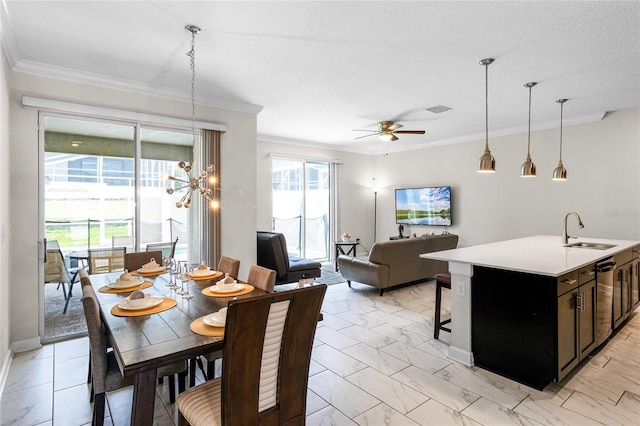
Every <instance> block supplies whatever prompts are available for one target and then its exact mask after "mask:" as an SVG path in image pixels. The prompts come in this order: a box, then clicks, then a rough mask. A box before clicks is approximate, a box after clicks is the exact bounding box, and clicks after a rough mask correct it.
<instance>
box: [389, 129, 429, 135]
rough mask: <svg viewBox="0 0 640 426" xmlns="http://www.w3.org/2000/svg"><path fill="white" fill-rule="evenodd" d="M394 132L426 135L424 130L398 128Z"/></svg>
mask: <svg viewBox="0 0 640 426" xmlns="http://www.w3.org/2000/svg"><path fill="white" fill-rule="evenodd" d="M393 133H398V134H403V133H404V134H405V135H424V133H425V131H424V130H396V131H394V132H393Z"/></svg>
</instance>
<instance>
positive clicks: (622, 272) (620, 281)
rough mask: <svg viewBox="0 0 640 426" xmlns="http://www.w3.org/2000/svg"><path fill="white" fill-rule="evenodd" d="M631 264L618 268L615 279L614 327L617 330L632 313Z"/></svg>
mask: <svg viewBox="0 0 640 426" xmlns="http://www.w3.org/2000/svg"><path fill="white" fill-rule="evenodd" d="M631 265H633V262H628V263H625V264H624V265H622V266H621V267H619V268H617V269H616V271H615V274H614V280H613V329H614V330H615V329H616V328H618V327H619V326H620V324H622V322H623V321H624V320H626V319H627V318H628V317H629V314H630V313H631V269H632V268H631Z"/></svg>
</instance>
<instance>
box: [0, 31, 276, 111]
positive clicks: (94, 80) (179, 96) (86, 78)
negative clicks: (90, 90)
mask: <svg viewBox="0 0 640 426" xmlns="http://www.w3.org/2000/svg"><path fill="white" fill-rule="evenodd" d="M3 40H4V39H3ZM3 47H4V43H3ZM14 56H15V55H14ZM7 59H9V58H7ZM12 62H13V61H9V64H10V65H11V69H12V70H13V71H15V72H22V73H25V74H32V75H37V76H41V77H48V78H55V79H58V80H63V81H69V82H72V83H80V84H88V85H91V86H99V87H105V88H108V89H116V90H122V91H126V92H131V93H136V94H140V95H144V96H154V97H159V98H165V99H169V100H177V101H182V102H191V98H190V97H189V96H187V93H184V92H180V91H177V90H171V89H158V88H156V87H151V86H149V85H145V84H141V83H138V82H134V81H130V80H125V79H118V78H113V77H107V76H104V75H101V74H95V73H89V72H83V71H78V70H74V69H71V68H65V67H59V66H55V65H48V64H43V63H41V62H34V61H27V60H19V61H17V62H16V63H15V64H14V63H12ZM198 103H199V104H201V105H205V106H209V107H212V108H219V109H224V110H227V111H235V112H243V113H249V114H254V115H257V114H258V113H260V112H261V111H262V110H263V108H264V107H263V106H262V105H254V104H245V103H241V102H232V101H224V100H219V99H204V100H202V99H200V100H199V102H198Z"/></svg>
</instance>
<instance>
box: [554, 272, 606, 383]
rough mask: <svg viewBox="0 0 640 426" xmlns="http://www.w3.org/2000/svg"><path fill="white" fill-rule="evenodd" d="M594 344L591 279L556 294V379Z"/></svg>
mask: <svg viewBox="0 0 640 426" xmlns="http://www.w3.org/2000/svg"><path fill="white" fill-rule="evenodd" d="M592 267H593V266H591V268H592ZM563 279H567V278H563V277H560V280H563ZM576 284H577V283H576ZM595 347H596V281H595V279H592V280H590V281H588V282H586V283H585V284H582V285H578V286H577V287H576V288H575V289H572V290H570V291H568V292H566V293H564V294H562V295H560V296H559V297H558V373H557V377H556V379H557V380H558V381H560V380H562V379H563V378H564V377H565V376H566V375H567V374H568V373H569V372H570V371H571V370H573V369H574V368H575V367H576V366H577V365H578V363H579V362H580V361H582V360H583V359H584V358H586V357H587V355H589V353H591V351H592V350H593V349H595Z"/></svg>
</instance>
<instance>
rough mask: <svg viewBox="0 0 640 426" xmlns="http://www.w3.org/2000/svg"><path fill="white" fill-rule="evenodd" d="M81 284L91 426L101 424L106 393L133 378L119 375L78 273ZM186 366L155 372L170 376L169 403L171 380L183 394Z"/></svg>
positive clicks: (96, 308)
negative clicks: (87, 352) (86, 339)
mask: <svg viewBox="0 0 640 426" xmlns="http://www.w3.org/2000/svg"><path fill="white" fill-rule="evenodd" d="M80 282H81V284H82V305H83V307H84V315H85V319H86V321H87V333H88V335H89V350H90V365H89V367H90V368H91V389H92V391H91V400H92V401H93V420H92V422H91V424H92V425H99V426H100V425H102V424H103V422H104V406H105V395H106V392H110V391H113V390H116V389H120V388H123V387H125V386H129V385H132V384H133V381H134V377H133V376H127V377H124V376H122V374H121V373H120V369H119V367H118V364H117V361H116V358H115V355H114V353H113V351H108V350H107V346H108V339H107V335H106V333H105V330H104V326H103V325H102V318H101V317H100V305H99V303H98V298H97V296H96V293H95V290H94V289H93V286H92V285H91V281H90V279H89V276H88V275H87V272H86V271H85V270H82V271H80ZM186 371H187V363H186V362H185V361H183V362H179V363H176V364H172V365H168V366H166V367H161V368H159V369H158V377H165V376H171V377H172V381H171V382H170V386H169V388H170V399H171V400H172V401H173V400H174V399H175V387H173V391H171V383H173V384H174V386H175V383H174V382H173V376H174V375H178V377H179V383H178V385H179V386H178V389H179V391H180V392H183V391H184V380H185V378H186Z"/></svg>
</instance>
